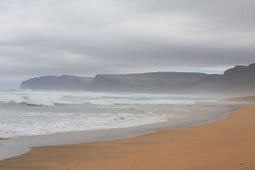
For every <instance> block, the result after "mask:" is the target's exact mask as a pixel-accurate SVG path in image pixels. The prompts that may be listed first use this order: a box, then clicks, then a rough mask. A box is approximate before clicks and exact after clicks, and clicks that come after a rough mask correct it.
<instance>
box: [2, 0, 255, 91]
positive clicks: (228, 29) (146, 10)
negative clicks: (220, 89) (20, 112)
mask: <svg viewBox="0 0 255 170" xmlns="http://www.w3.org/2000/svg"><path fill="white" fill-rule="evenodd" d="M254 18H255V1H254V0H93V1H92V0H72V1H71V0H0V88H18V87H19V84H20V82H21V81H22V80H25V79H29V78H31V77H38V76H43V75H61V74H68V75H80V76H94V75H95V74H99V73H105V74H107V73H111V74H119V73H136V72H153V71H185V72H206V73H222V72H223V71H224V70H225V69H227V68H229V67H233V66H234V65H247V64H251V63H254V62H255V22H254Z"/></svg>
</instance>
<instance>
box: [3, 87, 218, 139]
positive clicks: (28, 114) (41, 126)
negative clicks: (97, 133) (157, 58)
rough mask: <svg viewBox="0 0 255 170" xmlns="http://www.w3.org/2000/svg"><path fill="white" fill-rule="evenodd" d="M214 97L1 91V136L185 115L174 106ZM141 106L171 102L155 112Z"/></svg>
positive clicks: (143, 122) (156, 120)
mask: <svg viewBox="0 0 255 170" xmlns="http://www.w3.org/2000/svg"><path fill="white" fill-rule="evenodd" d="M213 102H216V100H215V99H211V98H204V97H192V96H186V95H171V94H130V93H122V94H116V93H92V92H81V91H79V92H58V91H29V90H1V91H0V139H7V138H17V137H24V136H37V135H45V134H54V133H61V132H76V131H90V130H99V129H113V128H127V127H136V126H141V125H147V124H154V123H159V122H165V121H167V120H168V119H171V118H185V116H186V115H185V114H183V113H178V111H177V110H175V109H174V108H175V107H176V108H177V107H179V106H180V105H194V104H198V103H213ZM144 105H148V106H153V105H171V108H172V109H171V110H172V112H170V113H163V112H162V113H158V112H157V113H154V112H152V111H148V110H147V109H144V107H141V106H144Z"/></svg>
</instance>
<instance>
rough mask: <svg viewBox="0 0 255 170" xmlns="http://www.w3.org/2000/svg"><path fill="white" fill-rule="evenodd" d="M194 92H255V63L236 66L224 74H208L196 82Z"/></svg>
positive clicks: (193, 86) (192, 88)
mask: <svg viewBox="0 0 255 170" xmlns="http://www.w3.org/2000/svg"><path fill="white" fill-rule="evenodd" d="M190 91H193V92H200V93H201V92H207V93H208V92H211V93H236V94H238V93H240V94H242V93H245V94H250V93H252V94H255V63H254V64H250V65H248V66H240V65H238V66H235V67H234V68H231V69H228V70H226V71H225V72H224V74H218V75H217V74H215V75H208V76H207V77H205V78H203V79H201V80H199V81H198V82H196V83H194V84H193V85H192V87H191V89H190Z"/></svg>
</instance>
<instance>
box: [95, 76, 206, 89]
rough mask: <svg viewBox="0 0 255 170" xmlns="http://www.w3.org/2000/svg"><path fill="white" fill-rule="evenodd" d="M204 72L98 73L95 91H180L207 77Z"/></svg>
mask: <svg viewBox="0 0 255 170" xmlns="http://www.w3.org/2000/svg"><path fill="white" fill-rule="evenodd" d="M206 76H207V74H204V73H177V72H155V73H144V74H125V75H97V76H96V77H95V78H94V79H93V81H92V83H91V85H90V89H91V90H93V91H128V92H180V91H182V90H184V89H186V88H187V87H189V86H190V85H191V84H193V83H194V82H197V81H198V80H200V79H202V78H204V77H206Z"/></svg>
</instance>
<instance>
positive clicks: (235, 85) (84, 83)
mask: <svg viewBox="0 0 255 170" xmlns="http://www.w3.org/2000/svg"><path fill="white" fill-rule="evenodd" d="M20 88H21V89H31V90H87V91H109V92H147V93H197V94H203V93H205V94H207V93H212V94H255V63H254V64H250V65H248V66H235V67H234V68H231V69H228V70H226V71H225V72H224V74H205V73H186V72H153V73H140V74H99V75H96V76H95V78H86V77H77V76H66V75H63V76H59V77H58V76H44V77H38V78H32V79H29V80H26V81H24V82H22V83H21V86H20Z"/></svg>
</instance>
